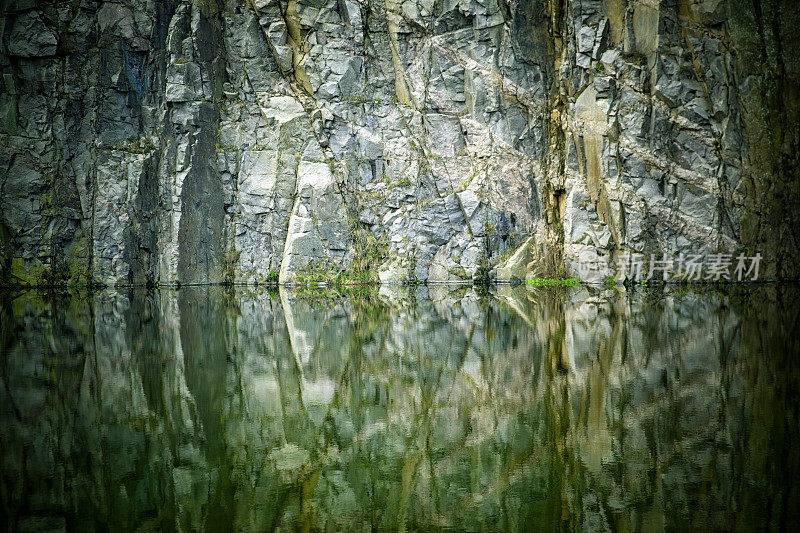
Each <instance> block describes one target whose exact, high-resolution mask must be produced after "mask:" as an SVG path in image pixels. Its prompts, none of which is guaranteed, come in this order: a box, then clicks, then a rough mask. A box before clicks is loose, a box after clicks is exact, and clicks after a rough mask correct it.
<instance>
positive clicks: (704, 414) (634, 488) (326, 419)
mask: <svg viewBox="0 0 800 533" xmlns="http://www.w3.org/2000/svg"><path fill="white" fill-rule="evenodd" d="M798 297H800V290H798V287H796V286H781V285H753V286H749V287H733V288H729V289H718V290H714V291H710V290H706V291H703V292H702V293H699V292H696V291H687V290H685V289H677V288H669V287H667V288H659V289H651V290H646V291H643V290H636V291H628V292H624V291H611V290H599V289H591V288H587V287H576V288H568V289H563V288H562V289H553V288H548V289H534V288H531V287H525V286H520V287H513V288H512V287H509V286H499V287H494V288H492V289H490V290H489V291H488V292H481V291H476V290H475V289H473V288H468V287H446V286H431V287H424V286H421V287H418V288H411V289H404V288H382V289H380V290H377V289H376V290H374V291H357V292H353V293H352V294H350V293H348V294H344V295H340V294H334V293H331V292H330V291H328V292H318V293H317V292H305V293H302V294H298V293H293V292H291V291H286V290H283V289H281V290H280V291H276V290H267V289H265V288H244V287H234V288H228V289H224V288H222V287H190V288H182V289H180V290H160V291H152V292H148V291H144V290H102V291H97V292H92V293H87V294H75V295H70V296H48V295H43V294H39V293H35V292H25V293H17V294H14V295H8V294H6V295H5V296H4V297H3V298H2V303H1V304H0V305H1V308H0V310H1V312H2V315H1V316H0V318H2V322H1V323H0V370H1V374H2V376H1V377H2V385H0V405H1V406H2V423H1V424H2V432H1V433H0V465H2V466H1V469H2V470H1V472H2V481H1V485H0V498H2V509H0V514H2V516H1V517H0V520H1V522H0V523H1V524H2V525H0V528H2V529H4V530H11V531H44V530H51V531H52V530H55V531H63V530H68V531H95V530H107V529H111V530H142V531H151V530H160V531H187V530H204V531H217V530H225V531H271V530H276V529H277V530H282V531H286V530H305V531H323V530H324V531H342V530H347V531H368V530H380V531H383V530H392V531H416V530H422V531H430V530H449V531H461V530H465V531H494V530H498V531H530V530H543V531H552V530H567V531H574V530H591V531H599V530H603V529H606V530H618V531H660V530H686V529H690V528H694V529H698V528H699V529H715V530H745V531H750V530H763V529H774V530H783V529H793V527H797V526H798V524H800V493H798V487H797V481H796V480H797V479H798V478H800V446H798V443H797V438H798V437H799V436H800V413H799V412H798V407H799V406H800V395H799V394H798V386H800V358H799V357H798V356H799V355H800V346H799V345H798V337H797V332H798V328H799V327H800V311H799V310H798V309H799V308H798V305H797V301H798Z"/></svg>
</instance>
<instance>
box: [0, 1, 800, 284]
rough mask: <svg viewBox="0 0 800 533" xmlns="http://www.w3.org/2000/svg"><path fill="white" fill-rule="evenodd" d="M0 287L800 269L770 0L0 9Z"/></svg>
mask: <svg viewBox="0 0 800 533" xmlns="http://www.w3.org/2000/svg"><path fill="white" fill-rule="evenodd" d="M2 9H3V11H2V23H1V24H0V70H2V77H3V80H2V81H3V82H2V84H0V192H1V193H2V196H1V197H0V278H2V279H3V280H4V282H11V283H19V282H23V283H37V282H41V281H42V280H51V281H52V280H55V281H58V280H62V281H63V280H69V281H74V282H87V281H94V282H99V283H104V284H126V283H146V282H161V283H174V282H180V283H202V282H219V281H236V282H259V281H263V280H267V279H274V278H275V277H276V276H278V277H279V278H280V280H281V281H292V280H293V279H295V278H296V277H297V276H302V275H306V274H310V273H314V272H327V273H331V272H345V273H349V272H352V271H353V270H354V269H355V270H361V271H364V272H368V273H369V275H370V276H371V277H372V278H374V279H380V280H381V281H384V282H392V281H402V280H430V281H458V280H469V279H474V278H475V277H481V276H486V275H491V276H495V277H499V278H505V277H519V278H523V277H526V276H532V275H573V274H575V272H576V270H577V261H578V259H579V258H580V257H581V254H584V253H586V252H590V253H592V254H595V255H596V256H597V257H598V258H599V268H598V270H597V271H596V272H595V273H594V277H595V278H597V279H599V278H603V277H606V276H608V275H615V274H618V272H615V269H616V266H615V265H616V261H617V260H619V258H620V257H622V256H623V255H624V254H626V253H642V254H644V255H645V257H649V256H650V254H654V255H656V256H660V255H662V254H664V253H668V254H673V253H675V254H677V253H681V252H682V253H685V254H689V253H699V254H710V253H729V254H738V253H747V254H749V255H752V254H755V253H756V252H760V253H761V254H762V256H763V257H764V266H763V268H762V272H761V276H762V278H763V277H769V278H797V277H798V273H799V271H798V268H800V267H798V264H800V242H798V241H799V240H800V233H799V232H800V230H798V228H800V178H799V177H798V174H799V173H800V172H799V170H798V168H799V166H798V157H799V156H798V153H800V138H798V131H800V96H798V94H800V83H799V82H800V63H798V57H800V39H798V36H797V32H796V31H795V27H796V25H797V22H798V17H799V16H800V15H798V10H797V9H796V8H795V7H794V6H792V5H790V4H788V3H785V2H779V1H777V0H753V1H752V2H750V1H744V0H721V1H720V0H704V1H699V2H689V1H687V0H678V1H675V0H662V1H655V2H653V1H645V0H608V1H603V2H600V1H589V2H585V1H584V2H574V1H563V2H541V1H538V0H533V1H520V0H510V1H508V2H506V1H502V0H501V1H497V0H483V1H479V0H465V1H461V2H449V1H445V2H427V1H423V0H408V1H405V2H400V1H398V0H385V1H375V0H252V1H244V0H192V1H189V0H183V1H178V0H157V1H145V0H120V1H118V2H101V1H91V2H78V1H74V0H68V1H39V2H35V1H33V0H5V2H4V3H3V6H2Z"/></svg>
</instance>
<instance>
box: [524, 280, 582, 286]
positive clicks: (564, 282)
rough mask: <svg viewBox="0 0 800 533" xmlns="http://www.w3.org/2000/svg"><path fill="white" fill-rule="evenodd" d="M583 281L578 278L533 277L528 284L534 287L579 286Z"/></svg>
mask: <svg viewBox="0 0 800 533" xmlns="http://www.w3.org/2000/svg"><path fill="white" fill-rule="evenodd" d="M580 284H581V281H580V280H579V279H576V278H563V279H562V278H533V279H529V280H528V285H533V286H534V287H577V286H578V285H580Z"/></svg>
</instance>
